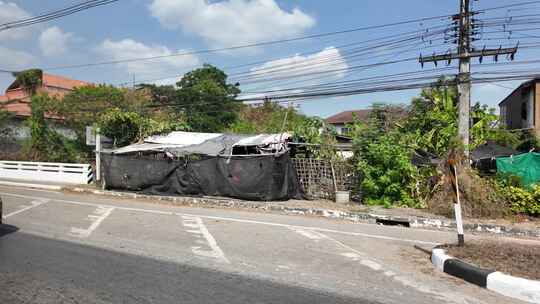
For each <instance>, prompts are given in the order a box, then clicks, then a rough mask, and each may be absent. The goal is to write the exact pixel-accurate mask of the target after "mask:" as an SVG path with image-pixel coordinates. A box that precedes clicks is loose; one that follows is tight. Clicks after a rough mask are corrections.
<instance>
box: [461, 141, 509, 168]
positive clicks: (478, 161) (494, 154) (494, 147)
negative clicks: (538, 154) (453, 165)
mask: <svg viewBox="0 0 540 304" xmlns="http://www.w3.org/2000/svg"><path fill="white" fill-rule="evenodd" d="M519 153H520V152H518V151H516V150H514V149H512V148H510V147H506V146H501V145H499V144H497V143H494V142H491V141H488V142H487V143H485V144H483V145H480V146H478V147H477V148H476V149H474V150H473V151H471V160H472V161H473V163H472V166H473V168H475V169H477V170H479V171H480V172H481V173H484V174H495V173H497V163H496V159H497V158H498V157H504V156H510V155H513V154H519Z"/></svg>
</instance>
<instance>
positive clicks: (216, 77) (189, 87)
mask: <svg viewBox="0 0 540 304" xmlns="http://www.w3.org/2000/svg"><path fill="white" fill-rule="evenodd" d="M176 85H177V91H176V96H175V97H174V100H172V102H169V104H170V103H172V104H174V108H175V109H176V110H177V111H179V112H181V113H182V114H184V115H185V117H186V119H187V123H188V124H189V125H190V126H191V128H192V129H193V130H194V131H201V132H220V131H223V130H225V129H227V128H228V127H229V126H230V125H231V124H232V123H233V122H234V121H235V120H236V117H237V112H238V110H239V105H240V103H239V102H237V101H235V98H236V96H237V95H238V94H239V93H240V90H239V89H238V88H237V87H236V86H235V85H232V84H228V83H227V75H226V74H225V73H224V72H223V71H221V70H219V69H218V68H216V67H214V66H212V65H208V64H205V65H204V66H203V67H202V68H200V69H196V70H194V71H191V72H189V73H187V74H185V75H184V77H182V79H181V80H180V81H179V82H178V83H177V84H176Z"/></svg>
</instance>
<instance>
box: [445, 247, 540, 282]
mask: <svg viewBox="0 0 540 304" xmlns="http://www.w3.org/2000/svg"><path fill="white" fill-rule="evenodd" d="M444 249H445V250H447V251H448V254H449V255H450V256H453V257H455V258H458V259H460V260H463V261H466V262H469V263H471V264H474V265H476V266H478V267H482V268H485V269H492V270H496V271H500V272H503V273H507V274H510V275H513V276H516V277H522V278H526V279H531V280H540V245H529V244H523V243H513V242H503V241H500V242H496V241H478V242H468V243H466V244H465V246H464V247H457V246H455V245H447V246H445V248H444Z"/></svg>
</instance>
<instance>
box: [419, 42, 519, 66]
mask: <svg viewBox="0 0 540 304" xmlns="http://www.w3.org/2000/svg"><path fill="white" fill-rule="evenodd" d="M517 50H518V47H517V46H516V47H513V48H498V49H483V50H481V51H476V50H475V51H471V52H470V53H468V54H460V53H450V54H441V55H433V56H426V57H424V56H422V55H420V58H419V59H418V61H419V62H420V63H421V64H422V65H424V64H425V63H428V62H438V61H447V62H450V61H452V60H454V59H466V58H481V59H480V60H482V58H483V57H490V56H493V57H495V58H498V56H501V55H510V57H511V59H513V57H514V56H515V54H516V52H517ZM496 60H497V59H496Z"/></svg>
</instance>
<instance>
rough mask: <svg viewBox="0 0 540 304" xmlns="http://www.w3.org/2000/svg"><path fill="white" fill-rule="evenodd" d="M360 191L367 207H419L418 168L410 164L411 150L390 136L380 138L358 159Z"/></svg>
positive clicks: (370, 144) (365, 149)
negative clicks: (360, 177) (417, 191)
mask: <svg viewBox="0 0 540 304" xmlns="http://www.w3.org/2000/svg"><path fill="white" fill-rule="evenodd" d="M357 168H358V170H359V171H360V174H361V176H362V181H361V188H362V195H363V198H364V200H365V202H366V203H367V204H369V205H383V206H385V207H391V206H392V205H398V206H406V207H421V205H422V203H421V201H420V200H419V199H418V197H417V196H416V190H417V180H418V179H419V178H420V173H419V170H418V168H416V167H415V166H414V165H413V164H412V163H411V151H410V149H408V148H407V147H406V146H404V145H401V144H400V143H399V142H398V140H397V139H396V138H394V137H393V136H381V137H380V138H379V140H378V141H377V142H372V143H369V144H368V145H367V146H366V147H364V149H363V151H362V154H360V155H359V156H358V163H357Z"/></svg>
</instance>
